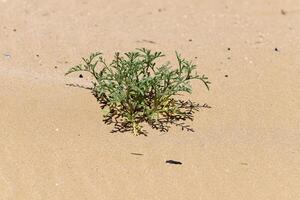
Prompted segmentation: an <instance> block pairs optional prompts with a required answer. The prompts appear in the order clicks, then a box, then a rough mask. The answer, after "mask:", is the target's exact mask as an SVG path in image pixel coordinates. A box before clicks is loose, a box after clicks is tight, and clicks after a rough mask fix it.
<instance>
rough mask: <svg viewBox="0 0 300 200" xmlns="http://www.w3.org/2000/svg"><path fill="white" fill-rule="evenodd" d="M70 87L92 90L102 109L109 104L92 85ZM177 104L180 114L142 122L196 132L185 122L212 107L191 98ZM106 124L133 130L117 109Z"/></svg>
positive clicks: (155, 126) (108, 115) (106, 119)
mask: <svg viewBox="0 0 300 200" xmlns="http://www.w3.org/2000/svg"><path fill="white" fill-rule="evenodd" d="M66 85H67V86H70V87H78V88H83V89H88V90H91V93H92V94H93V95H94V96H95V98H96V99H97V101H98V103H99V104H100V107H101V109H104V108H105V107H107V106H108V102H107V101H105V100H103V98H100V97H98V96H97V94H96V93H95V92H94V91H93V88H92V87H86V86H81V85H78V84H66ZM174 101H175V105H176V106H177V107H178V108H179V110H180V114H173V115H164V116H162V117H160V119H159V120H153V121H149V120H146V119H145V118H141V119H139V121H140V122H141V123H143V122H146V123H148V124H149V125H150V126H151V127H152V128H154V129H156V130H159V131H160V132H168V131H169V129H170V128H171V126H172V125H175V126H178V127H180V128H181V129H182V130H186V131H188V132H195V131H194V129H193V128H192V127H191V126H190V125H188V124H186V123H185V122H186V121H187V120H190V121H193V120H194V113H195V112H197V111H200V109H201V108H205V109H208V108H211V107H210V106H209V105H207V104H199V103H196V102H192V101H190V100H188V101H183V100H174ZM103 121H104V123H105V124H108V125H113V129H112V130H111V133H117V132H121V133H124V132H128V131H132V127H131V125H130V123H128V122H126V121H124V120H123V117H122V112H119V111H118V110H117V109H113V108H111V109H110V111H109V112H108V113H107V114H106V115H105V116H104V119H103ZM140 134H142V135H144V136H147V132H146V130H142V131H141V133H140Z"/></svg>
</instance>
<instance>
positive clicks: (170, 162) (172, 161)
mask: <svg viewBox="0 0 300 200" xmlns="http://www.w3.org/2000/svg"><path fill="white" fill-rule="evenodd" d="M166 163H168V164H174V165H182V162H179V161H176V160H166Z"/></svg>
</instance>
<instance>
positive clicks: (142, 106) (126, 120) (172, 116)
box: [66, 48, 210, 135]
mask: <svg viewBox="0 0 300 200" xmlns="http://www.w3.org/2000/svg"><path fill="white" fill-rule="evenodd" d="M163 56H164V55H163V54H162V53H161V52H151V50H148V49H145V48H142V49H137V50H135V51H132V52H127V53H124V55H121V54H120V53H115V56H114V59H113V60H112V62H111V63H110V64H108V63H107V62H106V61H105V60H104V58H103V56H102V53H93V54H91V55H90V57H89V58H83V61H84V63H83V64H80V65H77V66H75V67H72V68H71V69H70V70H69V71H68V72H67V73H66V75H68V74H70V73H73V72H79V71H80V72H88V73H90V74H91V75H92V76H93V77H94V79H95V80H94V81H92V83H93V87H92V88H91V90H92V93H93V95H94V96H95V97H96V98H97V100H98V102H99V103H100V105H101V108H102V109H104V108H108V113H107V114H104V122H105V123H107V124H111V123H114V124H115V129H114V130H113V132H115V131H121V132H123V131H132V133H133V134H134V135H139V134H145V132H144V131H143V130H142V125H141V124H142V123H144V122H146V123H148V124H149V125H151V126H152V127H153V128H156V129H159V130H161V131H167V130H168V128H169V126H168V125H167V124H176V125H178V126H181V128H182V129H184V128H186V129H187V130H192V129H191V128H189V127H188V126H186V125H184V124H183V123H177V122H178V121H180V120H186V119H190V120H192V119H193V113H194V112H195V111H197V110H199V109H200V108H201V107H206V108H208V107H209V106H207V105H206V104H204V105H199V104H197V103H194V102H191V101H181V100H176V99H174V96H176V95H179V94H181V93H182V92H187V93H191V92H192V88H191V85H190V81H191V80H200V81H202V82H203V83H204V85H205V86H206V88H207V89H209V84H210V82H209V81H208V78H207V77H206V76H205V75H202V76H200V75H198V74H197V73H196V72H194V71H195V68H196V65H194V64H193V63H192V62H190V61H187V60H185V59H184V58H181V56H180V54H178V53H177V52H176V58H177V61H178V67H177V68H173V67H172V66H171V64H170V62H167V63H165V64H163V65H160V66H156V61H157V60H158V59H159V58H160V57H163Z"/></svg>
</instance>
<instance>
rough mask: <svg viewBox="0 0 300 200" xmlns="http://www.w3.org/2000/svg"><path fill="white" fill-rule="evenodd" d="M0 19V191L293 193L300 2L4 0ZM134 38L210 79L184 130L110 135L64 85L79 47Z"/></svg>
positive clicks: (198, 88)
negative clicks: (188, 62) (192, 64)
mask: <svg viewBox="0 0 300 200" xmlns="http://www.w3.org/2000/svg"><path fill="white" fill-rule="evenodd" d="M0 22H1V23H0V29H1V31H0V41H1V43H0V44H1V45H0V79H1V81H0V88H1V89H0V199H1V200H2V199H3V200H19V199H20V200H21V199H22V200H25V199H26V200H27V199H28V200H38V199H41V200H42V199H43V200H44V199H51V200H52V199H54V200H74V199H101V200H102V199H109V200H114V199H145V200H146V199H149V200H150V199H151V200H154V199H157V200H163V199H197V200H198V199H202V200H216V199H222V200H241V199H244V200H250V199H251V200H267V199H270V200H287V199H290V200H295V199H300V167H299V166H300V146H299V144H300V134H299V133H300V131H299V130H300V123H299V120H300V101H299V98H300V89H299V88H300V79H299V75H300V67H299V66H300V56H299V55H300V40H299V35H300V1H298V0H265V1H262V0H252V1H250V0H249V1H246V0H226V1H218V0H185V1H180V0H173V1H171V0H165V1H158V0H153V1H138V0H123V1H121V0H119V1H108V0H107V1H104V0H103V1H97V0H96V1H88V0H82V1H79V0H76V1H75V0H74V1H71V0H65V1H60V0H43V1H38V0H30V1H29V0H23V1H22V0H1V1H0ZM150 41H152V42H150ZM136 47H147V48H151V49H153V50H161V51H164V52H165V53H166V54H167V55H168V56H169V57H168V58H169V59H171V60H172V59H173V60H174V51H175V50H177V51H179V52H181V53H182V55H183V56H184V57H187V58H190V59H193V60H194V62H195V63H196V64H197V65H198V69H197V70H198V71H199V72H200V73H204V74H206V75H207V76H208V77H209V79H210V80H211V82H212V86H211V90H210V91H207V90H205V87H204V86H203V85H202V84H200V83H193V86H194V92H193V94H192V95H190V96H188V98H190V99H192V100H194V101H197V102H200V103H207V104H208V105H210V106H211V107H212V108H211V109H202V110H201V111H200V112H197V113H196V114H195V120H194V121H193V122H189V124H190V125H191V126H192V127H193V128H194V130H195V132H194V133H190V132H186V131H181V130H180V128H178V127H172V128H171V129H170V131H169V132H168V133H160V132H158V131H155V130H151V129H150V131H149V134H148V137H144V136H139V137H134V136H132V135H131V134H129V133H127V134H126V133H125V134H124V133H115V134H112V133H110V131H111V129H112V127H111V126H107V125H105V124H104V123H103V122H102V116H101V114H102V111H101V110H100V109H99V105H98V103H97V102H96V100H95V98H94V97H93V96H92V95H91V94H90V92H89V91H88V90H85V89H81V88H76V87H69V86H67V85H66V84H68V83H78V84H83V85H89V84H90V79H89V78H88V77H87V76H85V75H84V78H82V79H80V78H79V77H78V74H77V75H72V76H70V77H65V76H64V73H65V72H66V70H67V69H69V67H71V66H73V65H75V64H78V63H79V62H80V58H81V57H82V56H87V55H89V53H91V52H94V51H102V52H103V53H104V54H105V55H107V57H111V56H112V55H113V53H114V52H115V51H128V50H132V49H134V48H136ZM228 48H230V49H228ZM275 48H277V49H275ZM55 66H56V67H55ZM132 153H138V154H142V155H134V154H132ZM166 160H177V161H180V162H182V165H171V164H167V163H165V161H166Z"/></svg>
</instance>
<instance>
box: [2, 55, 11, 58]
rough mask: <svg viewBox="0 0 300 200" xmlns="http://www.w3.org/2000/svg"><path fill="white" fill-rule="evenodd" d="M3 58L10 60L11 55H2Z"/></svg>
mask: <svg viewBox="0 0 300 200" xmlns="http://www.w3.org/2000/svg"><path fill="white" fill-rule="evenodd" d="M3 56H4V57H5V58H7V59H9V58H11V55H9V54H3Z"/></svg>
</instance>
